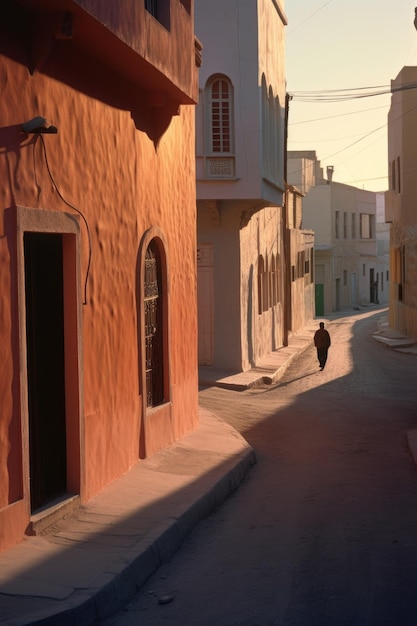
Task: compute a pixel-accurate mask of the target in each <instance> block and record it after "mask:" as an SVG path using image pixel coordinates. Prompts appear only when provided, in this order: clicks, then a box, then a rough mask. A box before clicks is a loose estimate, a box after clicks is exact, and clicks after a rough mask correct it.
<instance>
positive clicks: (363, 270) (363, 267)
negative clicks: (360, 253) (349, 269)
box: [362, 263, 366, 276]
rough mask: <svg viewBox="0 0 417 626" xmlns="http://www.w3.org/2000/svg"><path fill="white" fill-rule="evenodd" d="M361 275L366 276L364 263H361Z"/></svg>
mask: <svg viewBox="0 0 417 626" xmlns="http://www.w3.org/2000/svg"><path fill="white" fill-rule="evenodd" d="M362 276H366V265H365V263H362Z"/></svg>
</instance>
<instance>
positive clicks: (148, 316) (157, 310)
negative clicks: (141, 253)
mask: <svg viewBox="0 0 417 626" xmlns="http://www.w3.org/2000/svg"><path fill="white" fill-rule="evenodd" d="M143 293H144V321H145V329H144V332H145V370H146V405H147V406H148V407H151V406H156V405H158V404H161V403H162V402H164V401H165V400H166V398H165V394H164V349H163V346H164V340H163V336H164V314H163V311H164V309H163V306H164V302H163V298H164V293H163V284H162V262H161V254H160V250H159V248H158V245H157V243H156V240H155V239H152V241H151V242H150V243H149V245H148V247H147V249H146V254H145V273H144V292H143Z"/></svg>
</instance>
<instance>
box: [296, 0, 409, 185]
mask: <svg viewBox="0 0 417 626" xmlns="http://www.w3.org/2000/svg"><path fill="white" fill-rule="evenodd" d="M416 6H417V0H349V2H347V1H346V0H285V13H286V15H287V18H288V26H287V29H286V74H287V92H288V93H290V94H293V95H294V97H293V99H292V100H291V102H290V112H289V137H288V149H289V150H315V151H316V153H317V158H318V159H319V160H320V161H321V164H322V166H323V167H324V170H325V169H326V166H327V165H333V166H334V176H333V180H335V181H337V182H341V183H346V184H349V185H354V186H355V187H360V188H364V189H369V190H371V191H385V190H386V189H387V188H388V180H387V171H388V164H387V130H386V123H387V114H388V110H389V107H390V102H391V96H390V94H389V89H390V86H391V80H392V79H394V78H395V77H396V76H397V75H398V73H399V72H400V70H401V68H402V67H404V66H405V65H417V30H416V29H415V27H414V23H413V22H414V15H415V13H414V8H415V7H416ZM373 87H381V89H380V91H385V92H388V93H385V94H383V95H376V96H372V97H361V98H357V96H358V95H361V96H364V95H366V94H368V93H369V92H373V91H374V90H373V89H371V88H373ZM345 89H346V90H349V91H350V94H352V95H354V96H355V99H353V100H348V101H338V102H330V103H328V102H323V101H322V100H321V101H319V102H317V99H322V98H323V96H325V97H328V96H333V95H334V94H333V93H332V92H334V91H337V90H345ZM300 92H308V93H307V94H306V95H307V96H308V98H309V100H313V101H309V102H302V101H301V100H300V99H301V98H302V97H304V96H303V95H302V94H300ZM322 92H326V93H324V94H323V93H322ZM338 93H339V94H340V92H338ZM416 102H417V90H416ZM416 144H417V138H416ZM289 182H291V181H289Z"/></svg>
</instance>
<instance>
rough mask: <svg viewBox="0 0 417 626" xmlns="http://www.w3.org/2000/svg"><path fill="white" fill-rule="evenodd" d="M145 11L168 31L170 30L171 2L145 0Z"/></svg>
mask: <svg viewBox="0 0 417 626" xmlns="http://www.w3.org/2000/svg"><path fill="white" fill-rule="evenodd" d="M145 9H146V10H147V11H148V13H150V14H151V15H152V16H153V17H154V18H155V19H156V20H158V22H159V23H160V24H162V26H164V27H165V28H166V29H167V30H169V28H170V18H171V16H170V0H145Z"/></svg>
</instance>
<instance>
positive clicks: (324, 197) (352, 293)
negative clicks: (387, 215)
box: [288, 151, 389, 315]
mask: <svg viewBox="0 0 417 626" xmlns="http://www.w3.org/2000/svg"><path fill="white" fill-rule="evenodd" d="M327 174H328V177H327V178H326V179H325V178H324V176H323V170H322V168H321V167H320V161H318V160H317V157H316V153H315V152H313V151H305V152H304V151H294V152H292V151H291V152H289V153H288V179H289V181H290V182H291V183H293V184H295V185H296V186H297V187H299V188H300V189H301V191H303V192H304V193H305V197H304V200H303V226H304V227H305V228H311V229H312V230H314V232H315V292H316V315H328V314H329V313H331V312H332V311H339V310H343V309H349V308H357V307H359V306H367V305H369V304H371V303H382V302H388V295H389V274H388V267H389V266H388V263H389V259H388V256H387V228H386V226H385V225H384V224H383V209H382V205H381V202H382V203H383V196H382V194H377V193H375V192H373V191H366V190H364V189H358V188H356V187H352V186H350V185H344V184H342V183H336V182H333V181H332V175H333V168H328V172H327ZM377 206H378V207H379V210H378V211H377Z"/></svg>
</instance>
